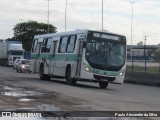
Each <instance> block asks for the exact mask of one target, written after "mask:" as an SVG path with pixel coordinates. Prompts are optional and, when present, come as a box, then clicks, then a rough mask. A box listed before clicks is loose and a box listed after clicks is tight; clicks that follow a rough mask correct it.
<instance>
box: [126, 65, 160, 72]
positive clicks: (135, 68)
mask: <svg viewBox="0 0 160 120" xmlns="http://www.w3.org/2000/svg"><path fill="white" fill-rule="evenodd" d="M159 69H160V68H159V67H148V66H147V67H146V72H149V73H159ZM126 70H127V71H132V66H127V68H126ZM133 71H134V72H145V67H141V66H133Z"/></svg>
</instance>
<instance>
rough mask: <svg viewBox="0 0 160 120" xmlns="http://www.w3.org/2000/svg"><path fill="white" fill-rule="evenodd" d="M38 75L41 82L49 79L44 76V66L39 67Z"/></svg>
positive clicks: (47, 76)
mask: <svg viewBox="0 0 160 120" xmlns="http://www.w3.org/2000/svg"><path fill="white" fill-rule="evenodd" d="M39 75H40V79H41V80H50V79H51V77H50V76H49V75H46V74H44V66H43V65H41V67H40V70H39Z"/></svg>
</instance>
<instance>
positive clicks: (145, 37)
mask: <svg viewBox="0 0 160 120" xmlns="http://www.w3.org/2000/svg"><path fill="white" fill-rule="evenodd" d="M146 40H147V36H144V59H145V60H144V61H145V66H144V67H145V69H144V70H145V72H146Z"/></svg>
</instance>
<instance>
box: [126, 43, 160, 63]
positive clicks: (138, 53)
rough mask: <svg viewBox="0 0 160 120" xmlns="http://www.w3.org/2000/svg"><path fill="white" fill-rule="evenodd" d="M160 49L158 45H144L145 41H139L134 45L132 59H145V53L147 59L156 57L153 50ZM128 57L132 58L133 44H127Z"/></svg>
mask: <svg viewBox="0 0 160 120" xmlns="http://www.w3.org/2000/svg"><path fill="white" fill-rule="evenodd" d="M156 49H160V44H158V45H143V42H139V43H138V44H137V45H132V59H133V60H144V59H145V53H146V59H147V60H148V59H150V58H153V59H154V58H155V56H154V54H153V51H154V50H156ZM127 59H128V60H131V45H127Z"/></svg>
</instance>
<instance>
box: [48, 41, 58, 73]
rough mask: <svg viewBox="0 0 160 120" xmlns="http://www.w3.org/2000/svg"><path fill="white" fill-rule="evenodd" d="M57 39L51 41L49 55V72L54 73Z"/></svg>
mask: <svg viewBox="0 0 160 120" xmlns="http://www.w3.org/2000/svg"><path fill="white" fill-rule="evenodd" d="M56 48H57V41H53V45H52V52H51V56H52V59H50V61H49V74H52V75H54V66H55V56H56Z"/></svg>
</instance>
